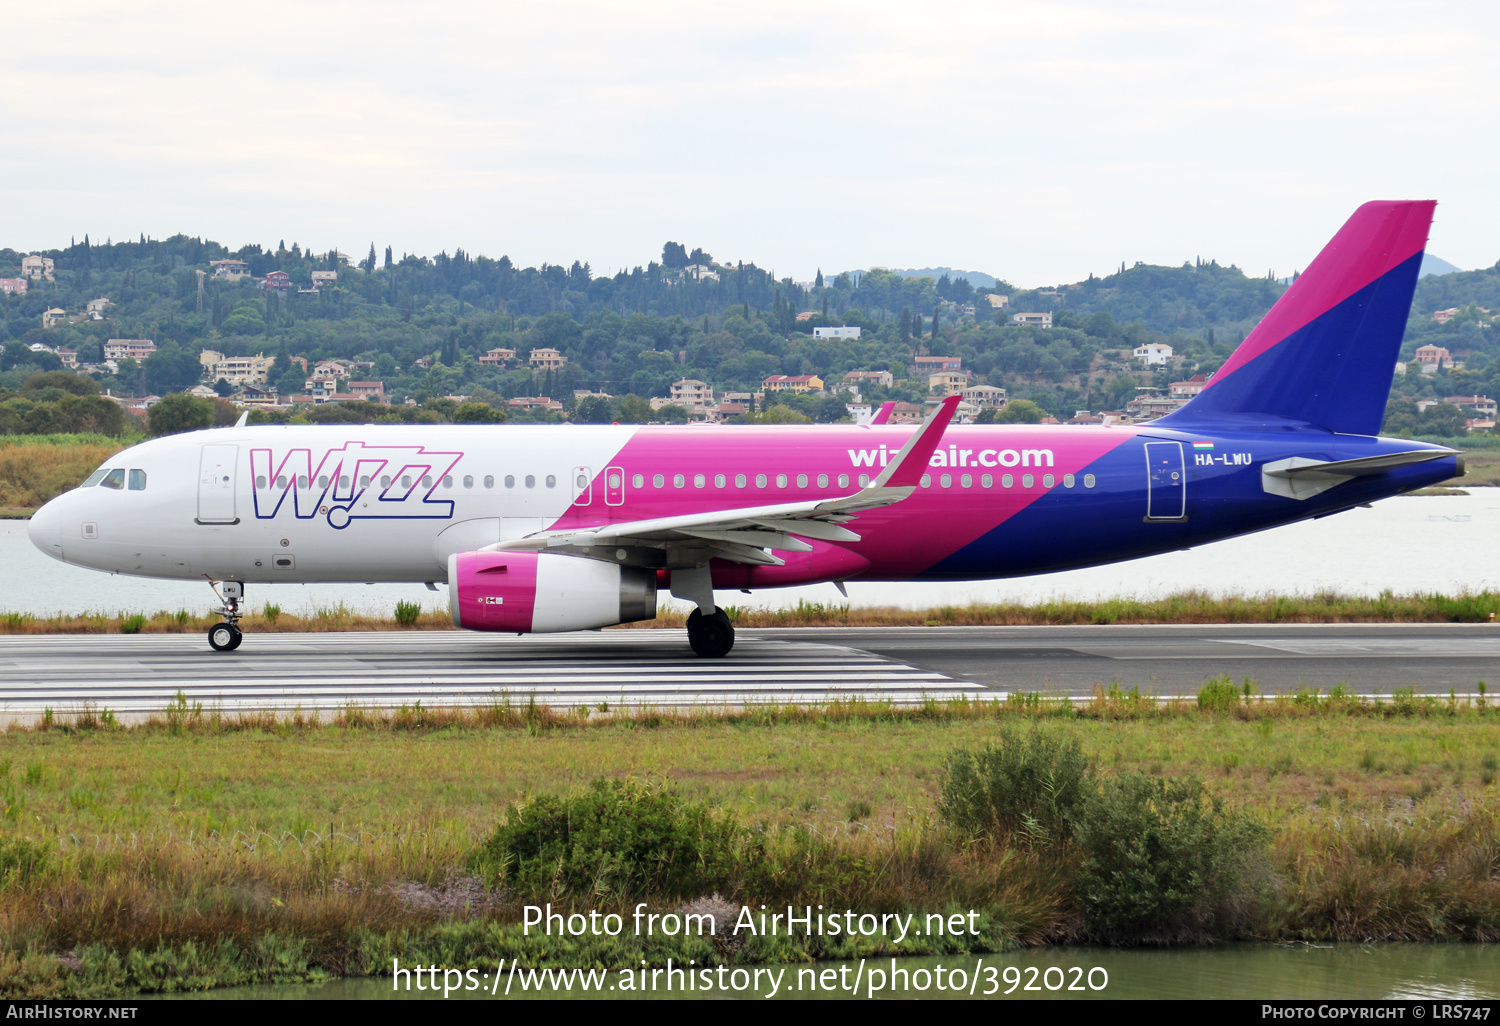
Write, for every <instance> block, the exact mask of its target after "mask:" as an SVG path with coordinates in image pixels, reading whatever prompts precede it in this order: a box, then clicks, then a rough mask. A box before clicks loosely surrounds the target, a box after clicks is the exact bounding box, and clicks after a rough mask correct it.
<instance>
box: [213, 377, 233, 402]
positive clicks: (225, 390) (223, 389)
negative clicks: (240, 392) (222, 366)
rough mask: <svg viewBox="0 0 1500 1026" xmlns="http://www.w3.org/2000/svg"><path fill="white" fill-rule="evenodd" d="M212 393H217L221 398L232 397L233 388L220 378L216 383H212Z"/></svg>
mask: <svg viewBox="0 0 1500 1026" xmlns="http://www.w3.org/2000/svg"><path fill="white" fill-rule="evenodd" d="M214 392H215V393H217V394H218V395H219V396H220V397H221V398H222V397H223V396H227V395H234V386H233V385H231V384H230V383H229V382H228V380H226V379H225V378H220V379H219V380H218V381H215V382H214Z"/></svg>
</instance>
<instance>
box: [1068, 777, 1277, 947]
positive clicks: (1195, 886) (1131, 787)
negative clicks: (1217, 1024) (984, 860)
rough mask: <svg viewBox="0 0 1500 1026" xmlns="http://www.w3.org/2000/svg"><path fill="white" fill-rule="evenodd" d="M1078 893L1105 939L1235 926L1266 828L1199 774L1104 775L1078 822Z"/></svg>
mask: <svg viewBox="0 0 1500 1026" xmlns="http://www.w3.org/2000/svg"><path fill="white" fill-rule="evenodd" d="M1074 840H1075V841H1076V842H1077V844H1078V847H1079V849H1080V850H1081V852H1082V854H1083V861H1082V863H1081V864H1080V866H1079V869H1078V875H1077V888H1078V892H1077V893H1078V901H1079V904H1080V905H1081V906H1082V908H1083V910H1084V913H1085V915H1086V916H1087V919H1088V924H1089V928H1090V931H1091V932H1092V933H1093V934H1094V935H1095V936H1097V937H1099V938H1101V939H1106V940H1120V939H1122V938H1126V937H1129V938H1131V939H1158V940H1175V939H1197V938H1202V937H1204V936H1206V935H1210V934H1214V935H1218V936H1224V935H1226V934H1232V933H1233V932H1235V931H1236V930H1237V929H1239V923H1240V920H1241V919H1243V918H1244V916H1245V913H1246V912H1247V911H1248V908H1247V906H1248V905H1249V901H1248V898H1249V897H1250V894H1249V891H1250V882H1251V881H1250V877H1251V873H1250V869H1251V867H1252V865H1253V864H1254V863H1255V861H1256V858H1255V856H1256V855H1257V854H1258V853H1259V852H1260V851H1261V849H1262V847H1263V845H1264V843H1265V831H1264V829H1263V828H1262V827H1261V826H1259V825H1258V824H1256V823H1252V822H1250V821H1249V820H1248V819H1246V818H1245V817H1244V816H1243V814H1240V813H1235V812H1232V811H1230V810H1227V809H1225V808H1224V806H1223V803H1222V802H1221V801H1220V800H1219V799H1218V798H1211V797H1209V795H1208V794H1207V792H1206V791H1205V790H1204V787H1203V784H1202V782H1201V781H1199V780H1197V779H1194V778H1187V779H1183V780H1170V779H1163V778H1159V777H1151V776H1147V775H1145V774H1142V773H1134V774H1129V775H1126V776H1122V777H1117V778H1115V779H1112V780H1108V781H1106V782H1105V783H1104V785H1103V787H1101V788H1100V789H1099V791H1098V792H1097V793H1096V795H1095V796H1094V797H1093V799H1092V800H1091V801H1089V802H1088V803H1087V805H1086V807H1085V808H1084V810H1083V814H1082V815H1081V816H1080V817H1079V819H1078V822H1077V825H1076V826H1075V828H1074Z"/></svg>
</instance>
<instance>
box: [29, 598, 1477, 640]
mask: <svg viewBox="0 0 1500 1026" xmlns="http://www.w3.org/2000/svg"><path fill="white" fill-rule="evenodd" d="M725 612H727V613H728V614H729V617H730V619H731V620H733V621H734V623H735V624H736V626H740V627H830V626H832V627H840V626H853V627H922V626H927V627H946V626H985V625H994V626H1017V625H1076V624H1113V623H1131V624H1151V623H1487V622H1489V620H1490V617H1491V615H1492V614H1496V613H1500V593H1497V592H1492V591H1480V592H1473V593H1468V594H1460V595H1438V594H1426V595H1396V594H1393V593H1390V592H1386V593H1383V594H1381V595H1378V596H1376V597H1374V598H1365V597H1361V596H1353V595H1340V594H1337V593H1331V592H1329V593H1319V594H1316V595H1254V596H1242V595H1228V596H1219V595H1210V594H1206V593H1203V592H1182V593H1179V594H1176V595H1169V596H1167V597H1165V598H1161V599H1152V600H1140V599H1105V600H1101V601H1098V602H1071V601H1050V602H1040V603H1037V604H1035V605H1022V604H1019V603H1015V604H999V603H993V604H985V603H976V604H973V605H967V606H939V607H935V608H931V609H896V608H893V607H879V606H876V607H860V608H854V607H850V606H849V605H847V604H831V603H830V604H824V603H818V602H807V601H805V600H802V601H799V602H798V603H797V605H796V606H793V607H790V608H787V609H751V608H739V607H729V608H727V609H726V610H725ZM395 614H396V615H395V616H383V615H378V614H371V613H366V612H362V611H359V610H355V609H352V608H350V607H348V606H347V605H343V604H340V605H338V606H334V607H329V608H323V609H318V610H315V611H313V612H312V613H310V614H308V615H303V616H297V615H293V614H290V613H286V612H283V611H282V609H281V607H280V606H278V605H267V606H266V607H265V609H264V610H263V611H262V612H252V613H251V614H249V615H248V616H246V617H245V619H244V620H243V621H242V624H241V626H242V627H243V628H244V629H245V631H246V632H248V633H256V632H263V633H271V632H298V631H349V630H356V631H358V630H397V629H409V628H415V629H418V630H448V629H451V628H452V621H451V620H450V619H449V616H448V611H447V610H446V609H437V610H431V611H428V612H420V611H419V607H418V605H417V604H416V603H410V602H402V603H399V604H398V605H397V608H396V610H395ZM138 615H139V616H145V620H144V622H143V623H142V624H140V630H139V632H140V633H145V634H177V633H189V634H192V633H199V632H202V631H206V630H207V629H208V627H209V626H210V624H212V623H213V622H215V621H216V619H217V618H216V617H214V616H211V615H207V614H205V615H188V614H187V613H185V612H184V611H182V610H175V611H169V610H161V611H158V612H156V613H153V614H151V615H149V616H147V615H145V614H136V613H131V612H120V613H103V612H99V613H87V614H57V615H53V616H36V615H32V614H29V613H7V614H0V634H101V633H107V634H113V633H118V632H120V631H121V630H122V629H123V627H124V625H125V624H126V623H127V622H128V621H130V620H131V618H132V617H135V616H138ZM685 616H686V614H685V613H684V612H683V611H681V610H677V609H675V608H670V607H668V605H667V604H666V603H663V608H662V609H661V611H660V614H659V615H658V616H657V618H656V619H655V620H647V621H643V622H641V623H635V624H625V625H624V626H623V627H622V628H620V629H624V630H649V629H652V628H664V627H681V626H682V623H683V620H684V618H685Z"/></svg>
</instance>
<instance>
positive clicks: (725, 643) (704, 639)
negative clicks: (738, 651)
mask: <svg viewBox="0 0 1500 1026" xmlns="http://www.w3.org/2000/svg"><path fill="white" fill-rule="evenodd" d="M687 632H688V644H689V645H691V646H693V651H694V652H696V653H698V654H699V655H701V656H706V657H708V658H710V659H719V658H722V657H723V656H727V655H728V654H729V650H730V649H731V648H733V647H734V625H733V624H731V623H730V622H729V616H728V614H727V613H725V612H724V610H722V609H715V610H714V611H713V613H712V614H710V615H709V616H704V615H703V614H702V613H700V612H699V611H698V610H696V609H695V610H693V611H692V613H691V614H690V615H689V616H688V618H687Z"/></svg>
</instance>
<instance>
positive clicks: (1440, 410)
mask: <svg viewBox="0 0 1500 1026" xmlns="http://www.w3.org/2000/svg"><path fill="white" fill-rule="evenodd" d="M1466 420H1467V418H1465V417H1464V411H1463V410H1461V409H1459V408H1458V407H1457V406H1454V405H1453V404H1452V403H1436V404H1434V405H1432V406H1429V407H1427V409H1426V410H1424V411H1423V412H1422V416H1421V417H1419V418H1418V419H1417V427H1418V429H1419V430H1420V431H1421V432H1422V434H1424V435H1438V436H1439V437H1442V438H1456V437H1458V436H1459V435H1462V434H1463V433H1464V432H1465V431H1466V430H1467V426H1466Z"/></svg>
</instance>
